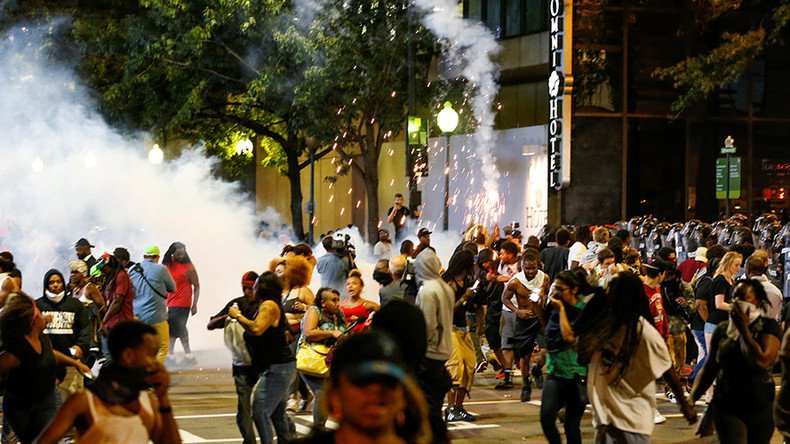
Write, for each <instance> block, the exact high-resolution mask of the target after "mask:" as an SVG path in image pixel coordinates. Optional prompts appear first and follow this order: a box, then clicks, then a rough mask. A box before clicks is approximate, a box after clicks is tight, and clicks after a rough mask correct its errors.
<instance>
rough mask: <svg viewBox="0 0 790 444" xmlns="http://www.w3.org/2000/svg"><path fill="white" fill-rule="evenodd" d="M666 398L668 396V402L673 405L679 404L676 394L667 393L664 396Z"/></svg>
mask: <svg viewBox="0 0 790 444" xmlns="http://www.w3.org/2000/svg"><path fill="white" fill-rule="evenodd" d="M664 396H666V397H667V401H669V402H671V403H672V404H677V403H678V400H677V399H675V394H674V393H672V392H666V393H665V394H664ZM656 424H658V423H656Z"/></svg>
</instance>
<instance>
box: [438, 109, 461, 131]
mask: <svg viewBox="0 0 790 444" xmlns="http://www.w3.org/2000/svg"><path fill="white" fill-rule="evenodd" d="M436 123H438V124H439V129H440V130H442V132H443V133H445V134H447V133H452V132H453V131H455V128H456V127H457V126H458V113H457V112H455V110H454V109H453V105H452V104H451V103H450V102H444V108H443V109H442V110H441V111H439V115H437V116H436Z"/></svg>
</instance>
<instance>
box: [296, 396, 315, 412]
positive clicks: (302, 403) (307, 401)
mask: <svg viewBox="0 0 790 444" xmlns="http://www.w3.org/2000/svg"><path fill="white" fill-rule="evenodd" d="M312 401H313V394H312V393H308V394H307V398H302V399H300V400H299V408H298V409H297V411H298V412H304V411H306V410H307V406H308V405H310V402H312Z"/></svg>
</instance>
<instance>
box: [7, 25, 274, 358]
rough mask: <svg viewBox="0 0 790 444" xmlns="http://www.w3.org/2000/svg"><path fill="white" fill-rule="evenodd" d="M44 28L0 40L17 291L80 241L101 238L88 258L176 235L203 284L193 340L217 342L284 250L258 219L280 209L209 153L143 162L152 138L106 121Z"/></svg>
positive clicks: (37, 281) (36, 289) (28, 287)
mask: <svg viewBox="0 0 790 444" xmlns="http://www.w3.org/2000/svg"><path fill="white" fill-rule="evenodd" d="M46 32H49V31H48V30H47V27H41V28H38V27H31V28H24V27H18V28H14V29H10V30H8V31H6V32H5V34H4V35H2V37H0V91H2V94H0V176H2V179H3V187H2V191H0V202H1V203H0V244H1V246H0V248H2V250H10V251H12V252H13V253H14V256H15V262H16V263H17V266H18V267H19V269H20V270H21V271H22V273H23V278H24V281H23V290H25V291H26V292H28V293H29V294H30V295H31V296H33V297H38V296H40V295H41V292H42V279H43V276H44V273H45V271H46V270H48V269H49V268H57V269H59V270H60V271H62V272H64V273H65V274H66V275H67V276H68V262H69V261H71V260H73V259H75V256H74V250H73V245H74V243H75V242H76V241H77V239H79V238H80V237H86V238H88V240H90V241H91V243H93V244H94V245H95V246H96V248H95V249H94V251H93V252H94V255H95V256H99V255H100V254H101V253H102V252H104V251H108V252H112V250H113V249H114V248H115V247H116V246H119V245H121V246H125V247H126V248H128V249H129V251H130V253H131V255H132V260H134V261H139V260H142V252H143V249H144V248H145V246H146V245H148V244H156V245H158V246H159V247H160V249H161V251H162V254H164V251H165V250H166V249H167V247H168V246H169V245H170V244H171V243H172V242H174V241H181V242H184V243H185V244H186V246H187V251H188V252H189V254H190V256H191V258H192V260H193V262H194V263H195V266H196V268H197V271H198V274H199V276H200V281H201V296H200V302H199V306H198V314H197V315H196V316H194V317H193V318H192V319H191V320H190V323H189V326H190V332H191V336H192V339H191V343H192V345H193V347H195V348H198V349H201V348H202V349H205V348H223V347H222V334H221V333H209V332H207V331H206V328H205V325H206V323H207V321H208V318H209V316H211V315H213V314H214V313H216V312H217V311H219V309H220V308H221V307H222V306H224V304H225V303H226V302H227V301H228V300H230V299H231V298H233V297H237V296H240V295H241V288H240V279H241V276H242V274H243V273H244V272H246V271H247V270H255V271H258V272H260V271H263V270H264V269H265V266H266V264H267V263H268V260H269V258H270V256H272V255H274V254H276V253H275V252H279V250H280V244H279V242H276V241H264V240H259V239H258V238H257V237H256V226H257V223H258V221H260V220H262V219H267V220H269V221H271V225H272V226H275V227H276V226H279V225H280V222H279V220H280V218H279V216H278V215H277V214H275V213H274V212H272V211H270V212H266V213H264V214H256V213H255V210H254V207H253V205H252V204H250V203H249V202H247V201H246V200H245V199H244V197H243V196H242V194H241V193H240V192H239V191H238V189H237V188H236V187H235V186H234V185H232V184H229V183H226V182H222V181H218V180H216V179H213V178H212V177H211V174H210V171H211V169H212V166H213V163H212V162H213V161H212V160H210V159H206V158H205V157H203V156H202V155H201V154H199V153H196V152H194V151H192V150H187V151H185V153H184V154H183V155H182V156H181V157H180V158H178V159H175V160H173V161H171V162H166V163H163V164H161V165H153V164H151V163H150V162H148V161H147V159H146V151H147V149H148V148H150V146H151V144H152V140H151V139H150V137H148V136H146V135H145V134H138V135H133V136H128V135H124V134H121V133H119V132H118V131H116V130H114V129H112V128H111V127H110V126H108V125H107V124H106V123H105V122H104V120H103V119H102V118H101V116H100V115H99V114H98V113H97V112H96V111H95V103H93V102H92V101H91V100H90V99H89V94H88V91H86V89H85V88H84V87H82V86H81V85H79V83H78V81H77V80H76V77H75V75H74V72H73V70H72V67H69V66H63V65H60V64H55V63H53V62H51V61H50V60H49V59H48V57H47V55H46V52H45V51H44V50H42V49H41V48H42V47H43V44H44V37H45V33H46ZM33 167H35V171H34V168H33ZM177 350H178V351H179V353H180V346H177ZM228 362H229V361H228Z"/></svg>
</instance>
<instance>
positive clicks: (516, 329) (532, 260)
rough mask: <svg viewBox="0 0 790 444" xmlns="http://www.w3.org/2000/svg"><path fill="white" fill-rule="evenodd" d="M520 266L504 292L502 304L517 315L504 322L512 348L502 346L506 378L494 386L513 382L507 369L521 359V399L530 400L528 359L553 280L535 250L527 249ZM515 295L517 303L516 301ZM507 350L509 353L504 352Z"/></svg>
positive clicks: (522, 400)
mask: <svg viewBox="0 0 790 444" xmlns="http://www.w3.org/2000/svg"><path fill="white" fill-rule="evenodd" d="M521 268H522V271H520V272H519V273H518V274H516V276H514V277H513V279H511V280H510V282H508V284H507V286H506V287H505V291H504V293H502V304H504V306H505V307H507V308H509V309H510V310H512V313H513V315H514V317H515V318H516V319H515V320H514V322H513V324H512V326H508V325H505V326H504V327H503V330H502V340H503V342H504V341H505V340H506V339H509V345H510V346H511V347H512V348H511V349H510V350H506V349H505V347H504V346H503V347H502V348H503V355H504V356H505V362H504V366H505V372H506V373H505V380H504V381H502V383H501V384H500V385H498V386H497V387H495V388H497V389H500V390H501V389H503V388H507V387H501V388H500V386H503V385H504V384H505V383H507V382H510V380H509V376H510V375H509V374H508V373H507V369H508V368H510V367H511V366H512V365H513V360H514V359H515V360H520V361H521V368H522V380H523V383H524V385H523V386H522V388H521V402H529V401H530V399H531V397H532V382H531V381H530V377H529V375H530V372H529V363H530V359H531V357H532V351H533V349H534V348H535V341H536V340H537V336H538V333H539V332H540V330H541V328H542V321H541V317H542V316H544V313H543V307H545V305H546V296H547V295H548V292H549V286H550V285H551V282H550V280H549V278H548V275H546V274H545V273H543V271H541V270H538V257H537V256H536V255H535V254H534V253H532V252H526V253H524V256H523V257H522V260H521ZM514 299H515V301H516V304H514V303H513V300H514ZM506 328H512V330H506ZM506 351H508V352H509V353H505V352H506ZM512 387H513V385H512V382H510V388H512Z"/></svg>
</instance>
